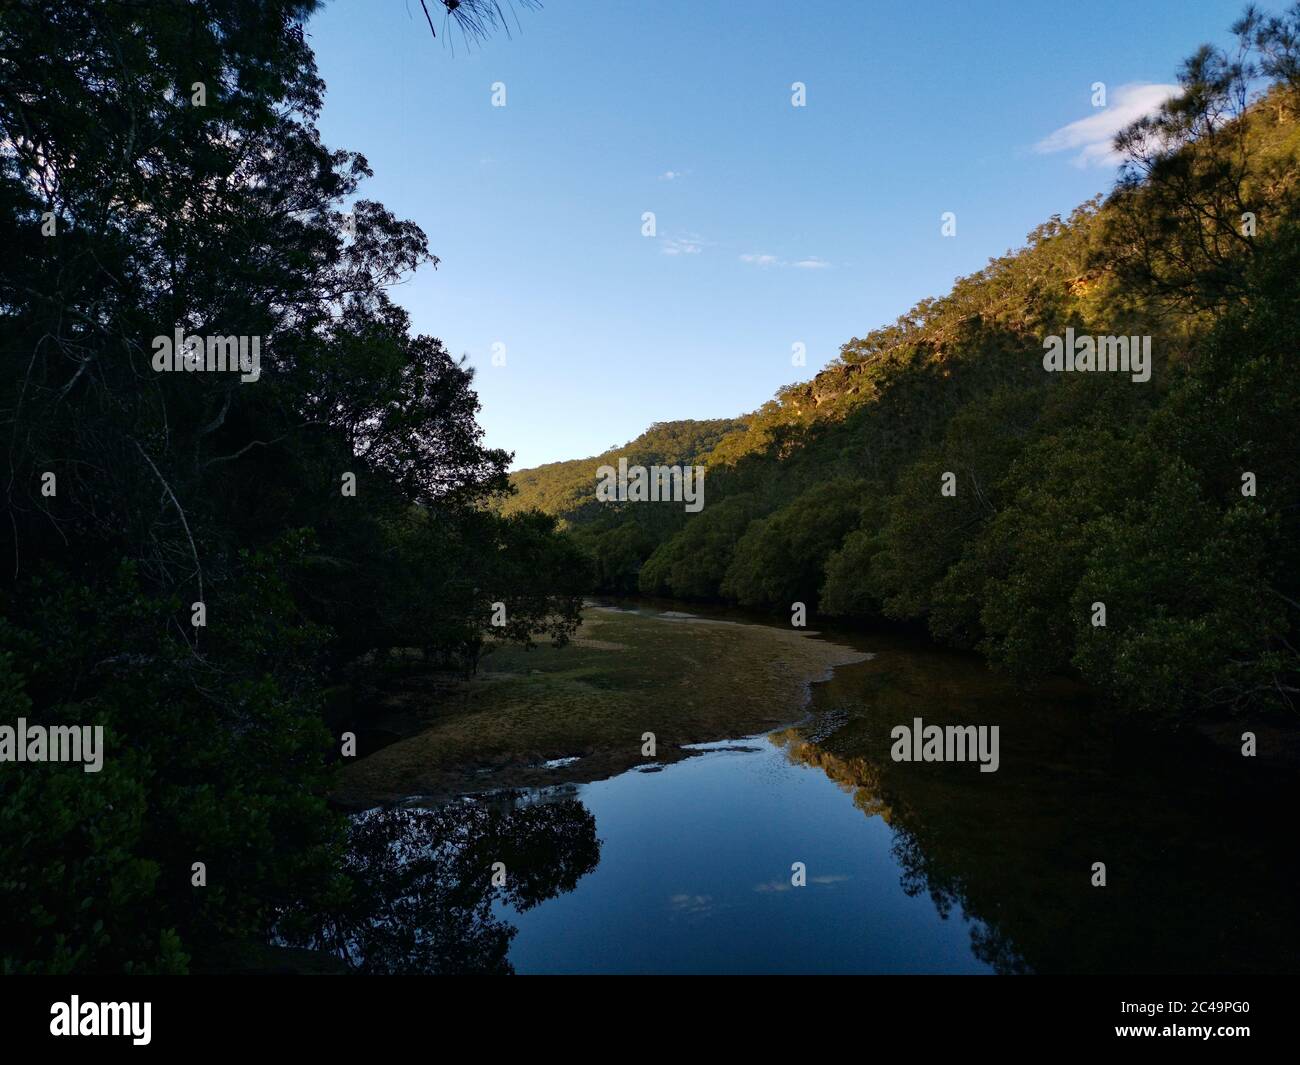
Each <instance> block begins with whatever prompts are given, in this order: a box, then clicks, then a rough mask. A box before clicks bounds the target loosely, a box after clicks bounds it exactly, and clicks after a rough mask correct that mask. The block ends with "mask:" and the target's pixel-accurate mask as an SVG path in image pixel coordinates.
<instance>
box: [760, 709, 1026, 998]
mask: <svg viewBox="0 0 1300 1065" xmlns="http://www.w3.org/2000/svg"><path fill="white" fill-rule="evenodd" d="M768 738H769V739H770V740H771V741H772V742H773V743H775V744H776V745H777V746H778V747H780V748H782V749H783V750H784V751H785V753H786V756H787V757H788V758H789V759H790V761H792V762H794V763H796V764H799V765H806V766H812V767H814V768H817V769H820V770H821V771H822V772H823V773H825V774H826V776H827V777H829V778H830V779H831V780H833V781H834V782H835V783H836V784H838V785H839V786H840V787H841V788H842V789H843V790H844V791H846V792H847V793H849V795H850V796H851V797H852V799H853V805H854V806H856V807H857V808H858V809H859V810H861V811H862V812H863V813H864V814H866V815H867V816H868V817H879V818H880V819H881V820H882V821H884V822H885V824H887V825H889V827H890V828H891V829H892V830H893V834H894V838H893V843H892V845H891V847H890V851H891V853H892V854H893V857H894V860H895V861H896V862H898V864H899V866H900V867H901V870H902V875H901V876H900V878H899V882H900V886H901V887H902V889H903V891H904V892H905V893H906V894H907V895H908V896H909V897H910V898H915V897H916V896H917V895H920V894H921V893H922V892H924V893H926V894H928V895H929V896H930V901H931V902H932V903H933V904H934V908H935V910H936V911H937V912H938V914H939V916H940V917H941V918H942V919H943V920H945V921H946V920H947V919H948V917H949V916H950V915H951V913H952V911H953V909H954V908H959V909H960V910H961V911H962V912H963V913H965V914H966V916H967V917H968V918H970V921H971V951H972V953H974V955H975V957H976V958H978V959H979V960H980V961H982V962H984V963H985V964H986V965H989V966H991V967H992V968H993V970H994V971H995V972H999V973H1021V972H1025V971H1027V969H1028V968H1029V967H1028V965H1027V964H1026V963H1025V960H1024V959H1023V958H1022V957H1021V956H1020V955H1019V953H1018V952H1017V951H1016V949H1015V947H1014V946H1013V945H1012V942H1011V938H1010V936H1009V935H1007V934H1006V933H1005V932H1004V931H1003V930H1002V929H1001V928H1000V927H999V926H998V924H997V923H996V922H993V921H990V920H989V919H988V918H987V917H985V916H983V915H981V914H979V913H978V912H976V910H975V908H974V906H973V905H972V903H971V900H970V898H969V896H968V893H967V891H966V889H965V884H964V881H963V878H962V877H961V876H959V875H956V874H953V873H950V872H948V871H947V870H945V869H944V868H942V867H941V866H940V865H939V864H938V863H937V862H936V860H935V859H934V857H933V856H932V854H931V850H930V849H927V847H926V846H925V844H923V843H922V840H921V834H920V831H919V825H920V823H921V819H920V818H919V817H918V816H917V815H916V813H915V812H914V811H913V810H911V809H910V808H909V807H908V805H907V803H906V802H903V801H900V800H899V799H897V798H895V797H893V796H892V795H891V796H889V797H888V798H887V797H886V795H885V788H884V783H883V780H882V774H881V770H880V767H879V766H878V765H876V764H875V763H874V762H873V761H871V760H870V759H867V758H864V757H861V756H858V755H854V756H847V757H845V756H841V755H837V754H834V753H832V752H831V751H828V750H826V749H825V748H824V747H822V746H820V745H819V744H816V743H811V742H809V741H808V740H806V739H804V738H803V735H802V733H801V731H800V730H799V729H797V728H792V729H785V730H784V731H781V732H774V733H772V734H771V735H770V736H769V737H768Z"/></svg>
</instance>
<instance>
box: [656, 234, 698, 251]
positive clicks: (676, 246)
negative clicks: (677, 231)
mask: <svg viewBox="0 0 1300 1065" xmlns="http://www.w3.org/2000/svg"><path fill="white" fill-rule="evenodd" d="M659 250H660V251H661V252H663V253H664V254H665V255H699V254H700V252H701V251H703V250H704V241H703V240H701V239H700V238H699V237H664V238H663V241H662V242H661V243H660V246H659Z"/></svg>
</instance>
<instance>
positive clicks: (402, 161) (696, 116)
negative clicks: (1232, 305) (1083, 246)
mask: <svg viewBox="0 0 1300 1065" xmlns="http://www.w3.org/2000/svg"><path fill="white" fill-rule="evenodd" d="M434 6H435V5H433V4H432V3H430V9H431V10H433V8H434ZM1265 6H1266V7H1276V5H1265ZM1241 7H1242V4H1241V3H1240V0H1142V2H1141V3H1135V2H1134V0H1091V2H1089V3H1084V4H1081V3H1077V2H1056V0H1037V2H1030V0H1025V2H1019V0H1016V2H1012V0H999V2H997V3H992V4H979V3H971V2H967V0H961V2H955V0H953V2H935V0H909V2H907V3H903V4H892V3H890V4H886V3H879V2H875V0H839V2H833V0H799V2H791V0H786V2H785V3H776V2H768V0H745V2H741V0H653V2H652V0H547V2H546V6H545V7H544V8H542V9H541V10H527V9H520V10H519V11H518V18H519V23H520V26H519V28H518V29H515V28H513V27H512V32H513V36H512V37H510V38H507V37H506V36H505V35H504V34H500V33H498V34H497V35H495V36H494V37H492V38H491V39H489V40H487V41H485V42H482V43H480V44H477V45H475V46H473V47H472V48H470V49H467V48H466V47H465V45H464V42H463V41H462V40H461V39H460V36H459V34H458V33H455V32H454V31H452V33H451V36H452V38H453V42H454V45H455V47H454V51H453V50H451V49H449V48H448V47H447V42H446V35H444V33H443V30H442V23H441V21H440V20H435V21H436V24H437V25H438V27H439V39H438V40H437V41H435V40H433V39H432V38H431V37H430V35H429V30H428V26H427V24H426V23H425V21H424V14H423V12H422V11H421V9H420V5H419V2H418V0H333V2H331V3H329V4H328V5H327V6H326V7H325V8H324V10H323V11H322V12H321V13H319V14H318V15H317V16H315V17H314V18H313V20H312V22H311V23H310V25H309V26H308V32H309V33H310V35H311V43H312V45H313V47H314V49H315V51H316V56H317V62H318V64H319V68H320V72H321V75H322V77H323V78H324V79H325V82H326V84H327V86H328V90H327V94H326V101H325V109H324V113H323V114H322V117H321V123H320V125H321V130H322V134H323V136H324V138H325V141H326V143H327V144H329V145H330V146H331V147H339V148H348V149H352V150H355V151H360V152H361V153H362V154H364V155H365V156H366V157H367V158H368V160H369V162H370V164H371V167H372V168H373V169H374V171H375V177H374V178H373V179H372V180H371V181H369V182H368V183H367V184H366V186H365V187H364V189H363V195H365V196H366V197H367V198H370V199H376V200H379V201H380V202H382V203H384V204H385V205H386V206H387V207H389V208H390V209H391V210H393V211H394V212H395V213H396V214H397V215H398V216H399V217H404V218H409V219H411V220H413V221H415V222H416V223H418V224H419V225H420V226H421V227H422V228H423V229H424V231H425V232H426V233H427V234H428V236H429V240H430V245H431V249H432V250H433V252H434V253H435V254H436V255H437V256H438V257H439V258H440V260H441V264H440V265H439V267H438V268H437V270H434V269H432V268H430V267H425V268H423V269H422V270H421V271H420V272H419V273H418V274H417V275H416V276H415V277H414V278H413V279H411V280H410V281H409V282H407V283H406V284H404V285H402V286H400V287H399V288H397V289H396V290H395V293H394V294H395V296H396V298H397V300H398V301H399V302H400V303H401V304H402V305H403V306H404V307H406V308H407V309H408V310H409V311H410V312H411V315H412V320H413V325H414V327H415V329H416V330H417V331H419V332H424V333H430V334H433V335H435V336H438V337H441V338H442V340H443V341H444V343H445V344H446V345H447V347H448V348H449V349H450V350H451V351H452V352H453V353H455V354H457V355H459V354H462V353H463V354H467V355H468V356H469V358H470V362H471V363H472V364H473V365H475V366H476V367H477V368H478V376H477V379H476V387H477V389H478V392H479V397H480V400H481V402H482V408H483V409H482V412H481V415H480V421H481V424H482V425H483V426H484V429H485V431H486V438H487V442H488V443H489V444H490V445H492V446H495V447H503V448H507V449H508V450H511V451H514V452H515V455H516V457H515V466H516V467H525V466H534V465H537V464H540V463H543V462H552V461H557V460H561V459H569V458H581V457H585V456H588V455H594V454H597V453H599V452H601V451H604V450H605V449H607V448H609V447H611V446H614V445H618V444H622V443H624V442H625V441H627V440H629V439H631V438H633V437H635V436H636V435H637V434H638V433H640V432H641V431H642V430H644V429H645V428H646V427H647V426H649V425H650V424H651V423H652V422H655V421H667V420H672V419H677V418H711V417H725V416H732V415H737V414H741V413H744V412H746V411H749V410H753V409H755V408H756V407H758V406H759V405H761V404H762V403H763V402H765V401H766V400H768V399H770V398H771V396H772V394H773V393H774V392H775V391H776V389H777V388H779V387H780V386H782V385H784V384H788V383H790V382H792V381H796V380H802V379H807V378H809V377H811V376H812V375H813V374H814V373H815V372H816V371H817V370H818V369H820V368H821V367H822V366H823V365H825V364H826V363H827V362H828V361H830V360H831V359H833V358H834V357H835V356H836V354H837V353H838V351H839V347H840V345H841V344H842V343H844V342H845V341H846V340H848V339H849V338H851V337H854V336H862V335H864V334H866V333H867V332H868V331H870V330H871V329H872V328H874V327H876V326H879V325H882V324H885V323H889V322H892V321H893V320H894V319H895V318H897V317H898V316H899V315H900V314H901V313H903V312H904V311H906V310H908V309H909V308H910V307H911V306H912V305H913V304H914V303H916V302H917V301H918V300H919V299H922V298H924V297H926V296H936V295H941V294H943V293H944V292H946V291H947V290H948V289H949V288H950V286H951V284H952V282H953V279H954V278H956V277H959V276H961V275H962V274H967V273H970V272H972V271H974V270H977V269H979V268H980V267H982V266H983V265H984V264H985V263H986V262H987V261H988V259H989V258H990V257H991V256H994V255H999V254H1001V253H1002V252H1004V251H1006V250H1007V249H1009V248H1014V247H1018V246H1019V245H1020V244H1021V243H1022V241H1023V239H1024V236H1025V234H1026V233H1028V232H1029V231H1030V230H1031V229H1032V228H1033V227H1034V226H1036V225H1037V224H1039V223H1040V222H1042V221H1045V220H1046V219H1047V218H1048V217H1049V216H1051V215H1052V214H1053V213H1060V214H1063V215H1064V214H1068V213H1069V211H1070V210H1072V209H1073V208H1074V207H1075V206H1076V205H1077V204H1079V203H1080V202H1082V201H1083V200H1085V199H1087V198H1088V197H1090V196H1092V195H1094V194H1096V193H1098V192H1103V191H1105V190H1107V189H1108V188H1109V187H1110V184H1111V181H1112V180H1113V177H1114V166H1113V163H1112V162H1111V161H1110V160H1109V159H1108V158H1107V153H1106V148H1105V144H1106V141H1107V140H1108V137H1107V133H1108V132H1109V130H1110V129H1112V128H1113V127H1114V126H1115V125H1117V124H1122V123H1120V120H1121V119H1122V118H1123V117H1125V116H1126V115H1129V114H1133V113H1137V112H1140V111H1141V110H1142V109H1143V108H1146V107H1150V106H1152V105H1153V103H1154V102H1155V101H1158V99H1160V97H1161V96H1162V94H1163V92H1164V90H1163V89H1162V88H1160V87H1161V86H1165V85H1169V84H1171V83H1172V82H1173V81H1174V80H1175V76H1176V73H1177V70H1178V66H1179V64H1180V62H1181V60H1182V59H1183V58H1184V57H1185V56H1186V55H1188V54H1190V52H1191V51H1192V50H1193V49H1194V48H1195V46H1197V45H1198V44H1201V43H1203V42H1206V41H1214V42H1225V41H1226V40H1227V39H1228V37H1229V34H1228V27H1229V26H1230V25H1231V23H1232V22H1233V21H1234V19H1235V18H1236V17H1237V16H1238V15H1239V14H1240V12H1241ZM796 81H799V82H803V83H804V84H805V85H806V87H807V105H806V106H805V107H802V108H796V107H792V106H791V85H792V83H793V82H796ZM495 82H501V83H504V85H505V90H506V106H505V107H493V106H492V85H493V83H495ZM1095 82H1103V83H1105V85H1106V90H1107V107H1106V108H1105V109H1100V108H1095V107H1093V106H1092V93H1093V89H1092V86H1093V83H1095ZM647 211H652V212H654V214H655V221H656V236H655V237H653V238H651V237H645V236H643V235H642V216H643V214H644V213H645V212H647ZM946 211H952V212H954V213H955V214H956V216H957V234H956V236H955V237H943V236H942V235H941V216H942V215H943V213H944V212H946ZM795 343H802V344H804V345H805V346H806V351H807V366H806V367H804V368H799V367H795V366H792V365H791V345H792V344H795ZM494 344H500V345H504V348H503V349H501V348H498V349H496V350H497V351H498V352H500V351H502V350H503V351H504V355H505V365H504V366H494V365H492V353H493V350H494V348H493V345H494Z"/></svg>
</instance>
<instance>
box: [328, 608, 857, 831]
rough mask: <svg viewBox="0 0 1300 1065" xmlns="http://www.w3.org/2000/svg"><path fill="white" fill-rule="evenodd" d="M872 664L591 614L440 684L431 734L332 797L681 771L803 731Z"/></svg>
mask: <svg viewBox="0 0 1300 1065" xmlns="http://www.w3.org/2000/svg"><path fill="white" fill-rule="evenodd" d="M869 657H870V656H869V655H867V654H865V653H863V652H861V651H857V650H854V649H853V648H850V647H846V646H844V645H841V644H836V643H832V642H829V641H826V640H822V639H818V638H816V634H815V633H811V632H807V631H803V630H797V629H781V628H776V627H773V626H767V625H749V624H742V623H738V622H734V621H716V620H708V619H705V618H698V617H694V616H691V615H686V614H682V613H679V612H674V611H656V610H649V609H638V610H625V609H618V608H611V607H600V606H589V607H588V608H587V609H586V610H584V611H583V624H582V627H581V628H580V629H579V630H578V633H577V635H576V637H575V638H574V640H573V641H572V642H571V643H570V644H569V645H568V646H566V647H562V648H553V647H537V648H534V649H532V650H530V651H525V650H524V649H522V648H520V647H506V648H499V649H497V650H495V651H493V652H492V653H491V654H490V655H489V656H487V657H485V658H484V660H483V664H482V667H481V668H480V672H479V675H478V676H476V677H474V678H472V679H471V680H469V681H466V682H463V683H460V684H457V685H454V686H451V687H447V686H445V685H444V686H442V688H441V690H439V691H438V692H437V694H435V695H432V696H431V697H430V703H431V705H426V706H422V707H420V708H419V716H420V718H421V719H422V722H423V723H424V725H425V727H424V728H423V729H422V731H420V732H419V733H418V734H416V735H412V736H409V737H407V738H406V739H402V740H399V741H398V742H396V743H393V744H390V745H389V746H386V747H383V748H382V749H380V750H378V751H375V752H374V753H373V754H370V755H368V756H365V757H362V758H361V759H359V760H358V761H356V762H354V763H353V764H351V765H349V766H348V767H347V768H346V769H345V770H343V772H342V773H341V774H340V780H339V787H338V789H337V791H336V793H335V799H336V800H337V801H338V802H340V803H341V804H343V805H346V806H350V807H361V806H369V805H375V804H377V803H383V802H392V801H396V800H398V799H401V798H405V797H407V796H412V795H421V796H428V797H433V798H448V797H451V796H454V795H459V794H465V793H468V792H474V791H486V790H491V789H495V788H503V787H529V786H537V785H542V784H558V783H572V782H586V781H591V780H599V779H602V778H604V777H607V776H610V775H612V774H614V773H619V772H622V771H624V770H626V769H630V768H632V767H633V766H636V765H642V764H646V763H649V762H658V763H661V764H662V763H668V762H673V761H676V760H678V759H680V758H684V757H687V756H689V755H690V754H691V753H692V752H690V751H687V750H683V749H682V745H683V744H691V743H704V742H707V741H710V740H720V739H727V738H732V737H737V736H746V735H752V734H754V733H757V732H763V731H767V730H769V729H773V728H778V727H781V726H786V725H789V724H791V723H793V722H795V721H797V720H798V719H799V718H801V717H802V716H803V715H804V713H805V708H806V704H807V702H808V693H809V685H810V684H811V683H813V682H814V681H819V680H825V679H827V678H828V677H829V676H830V675H831V671H832V670H833V669H834V668H835V667H836V666H842V665H848V664H849V663H853V662H861V661H863V660H865V659H867V658H869ZM646 732H653V733H654V735H655V742H656V748H657V752H656V753H657V757H656V758H653V759H651V758H646V757H644V756H643V755H642V753H641V749H642V743H643V739H642V736H643V734H644V733H646ZM362 753H363V754H364V752H362ZM575 758H576V760H575V761H569V762H566V763H565V764H562V765H553V766H551V767H547V766H546V764H545V763H547V762H556V761H559V760H563V759H575Z"/></svg>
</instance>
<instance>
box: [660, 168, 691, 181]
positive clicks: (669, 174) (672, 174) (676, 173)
mask: <svg viewBox="0 0 1300 1065" xmlns="http://www.w3.org/2000/svg"><path fill="white" fill-rule="evenodd" d="M685 176H686V171H685V170H665V171H664V172H663V173H662V174H660V175H659V180H660V181H676V180H677V179H678V178H679V177H685Z"/></svg>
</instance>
